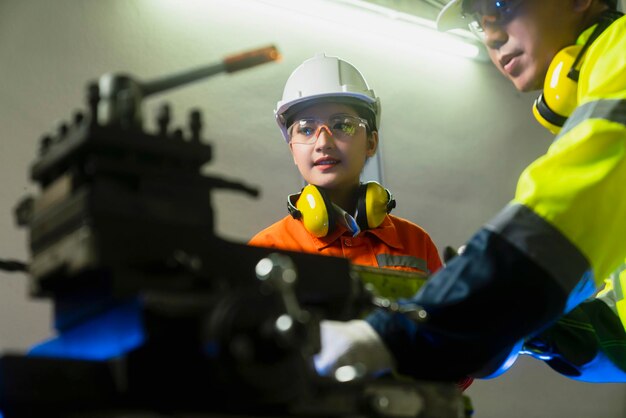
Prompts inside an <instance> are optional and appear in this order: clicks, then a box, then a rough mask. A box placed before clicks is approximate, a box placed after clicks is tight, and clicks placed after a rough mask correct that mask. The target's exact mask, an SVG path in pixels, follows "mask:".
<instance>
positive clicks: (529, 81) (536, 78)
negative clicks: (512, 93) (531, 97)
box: [510, 68, 545, 93]
mask: <svg viewBox="0 0 626 418" xmlns="http://www.w3.org/2000/svg"><path fill="white" fill-rule="evenodd" d="M510 79H511V81H512V82H513V85H514V86H515V88H516V89H517V90H519V91H521V92H523V93H526V92H529V91H535V90H541V89H542V88H543V82H544V79H545V76H542V75H538V74H537V72H536V71H533V70H532V69H530V68H529V69H526V70H525V71H522V72H520V73H519V74H517V75H516V76H512V77H510Z"/></svg>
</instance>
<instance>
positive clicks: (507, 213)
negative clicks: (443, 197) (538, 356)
mask: <svg viewBox="0 0 626 418" xmlns="http://www.w3.org/2000/svg"><path fill="white" fill-rule="evenodd" d="M586 35H588V32H587V34H586ZM586 35H583V36H586ZM578 100H579V103H578V108H577V110H576V111H575V112H574V113H573V115H572V116H571V118H570V120H568V121H567V123H566V125H565V127H564V128H563V130H562V132H561V133H560V135H559V136H558V138H556V139H555V141H554V142H553V143H552V145H551V146H550V148H549V149H548V151H547V153H546V154H545V155H544V156H542V157H540V158H539V159H537V160H536V161H535V162H533V163H532V164H531V165H530V166H529V167H528V168H527V169H526V170H525V171H524V172H523V173H522V175H521V176H520V179H519V182H518V187H517V190H516V194H515V198H514V200H513V201H512V202H511V204H510V205H509V206H508V207H507V208H505V209H504V210H503V212H502V213H501V214H500V215H498V216H497V217H496V218H494V219H493V220H492V221H491V222H489V223H487V224H486V225H485V227H484V228H482V229H481V230H479V231H478V232H477V233H476V234H475V235H474V236H473V237H472V238H471V239H470V241H469V242H468V243H467V246H466V249H465V252H463V254H461V255H460V256H458V257H456V258H454V259H453V260H452V261H450V262H449V263H448V264H447V265H446V267H445V268H444V269H442V270H440V271H439V272H438V273H436V274H435V275H433V276H432V277H431V278H430V280H428V282H427V283H426V284H425V285H424V286H423V287H422V288H421V289H420V290H419V292H418V293H417V295H416V296H415V297H413V298H412V299H411V300H410V301H409V302H410V303H415V304H417V305H420V306H422V307H424V308H425V309H426V311H427V312H428V313H429V320H428V321H426V322H425V323H422V324H416V323H415V322H412V321H410V320H409V319H407V318H406V317H404V316H402V315H393V314H389V313H386V312H382V311H377V312H375V313H374V314H373V315H371V316H370V317H368V319H367V320H368V322H369V323H370V324H371V325H372V327H373V328H374V329H376V331H377V332H378V333H379V334H380V336H381V338H382V339H383V341H384V342H385V344H386V346H387V347H388V348H389V349H390V350H391V352H392V353H393V355H394V357H395V359H396V364H397V365H398V371H399V372H400V373H405V374H410V375H413V376H415V377H418V378H439V379H441V378H445V377H454V376H459V375H461V374H463V373H466V374H467V373H469V374H474V375H476V376H487V375H489V374H490V373H493V372H494V371H495V370H496V367H499V365H501V364H503V362H504V361H505V360H506V358H507V355H508V354H509V353H511V349H512V347H514V346H515V345H516V344H517V343H518V342H519V341H520V340H521V339H524V338H526V337H528V336H529V335H532V334H534V333H536V332H537V331H538V330H540V329H543V328H545V327H546V326H548V325H550V324H551V323H553V322H554V321H556V320H557V319H558V318H559V317H560V316H562V315H563V313H564V312H568V311H570V310H571V309H573V308H574V307H575V306H576V305H577V304H580V302H581V301H582V300H583V299H584V298H585V297H587V296H590V291H593V290H594V289H595V288H596V287H598V285H599V284H600V283H601V282H602V280H603V279H604V278H605V277H608V275H609V274H610V273H611V271H613V270H614V269H615V268H617V267H618V265H619V264H620V263H621V262H622V261H623V260H624V258H626V121H625V120H624V104H623V103H624V101H625V100H626V18H624V17H622V18H620V19H618V20H617V21H615V22H614V23H613V24H611V25H610V26H609V27H608V28H607V29H605V30H604V32H603V33H602V34H601V35H600V36H598V38H596V39H595V40H594V41H593V43H592V44H591V45H590V46H589V48H588V50H587V52H586V53H585V57H584V58H583V63H582V66H581V69H580V76H579V82H578ZM622 284H623V283H622ZM618 303H623V296H621V299H620V300H619V301H618V302H617V303H616V306H617V304H618ZM619 306H623V305H621V304H620V305H619ZM617 311H618V312H619V313H620V315H621V321H622V323H626V312H624V311H623V310H622V311H619V310H617ZM498 363H499V364H498Z"/></svg>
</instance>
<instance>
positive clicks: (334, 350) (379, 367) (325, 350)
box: [314, 319, 393, 376]
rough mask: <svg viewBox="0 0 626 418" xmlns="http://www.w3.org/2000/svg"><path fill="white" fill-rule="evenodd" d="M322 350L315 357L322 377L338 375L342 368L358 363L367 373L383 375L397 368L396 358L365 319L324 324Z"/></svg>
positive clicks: (323, 322) (326, 322)
mask: <svg viewBox="0 0 626 418" xmlns="http://www.w3.org/2000/svg"><path fill="white" fill-rule="evenodd" d="M320 334H321V341H322V349H321V351H320V352H319V353H318V354H317V355H316V356H315V357H314V362H315V369H316V370H317V372H318V373H319V374H320V375H323V376H327V375H332V374H334V372H335V370H337V369H338V368H339V367H342V366H347V365H353V366H356V365H357V364H360V365H362V366H363V367H364V368H365V373H367V374H379V373H381V372H384V371H388V370H390V369H391V368H392V367H393V359H392V357H391V354H390V353H389V350H387V347H385V344H384V343H383V342H382V340H381V339H380V337H379V336H378V334H377V333H376V331H374V329H373V328H372V327H371V326H370V325H369V324H368V323H367V322H365V321H363V320H359V319H356V320H352V321H348V322H338V321H327V320H325V321H322V322H321V323H320Z"/></svg>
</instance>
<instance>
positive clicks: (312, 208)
mask: <svg viewBox="0 0 626 418" xmlns="http://www.w3.org/2000/svg"><path fill="white" fill-rule="evenodd" d="M329 208H332V202H331V201H330V199H328V197H327V196H326V194H325V193H324V191H323V190H322V189H320V188H318V187H316V186H314V185H312V184H309V185H307V186H305V187H304V188H303V189H302V191H301V192H300V193H297V194H292V195H289V196H288V197H287V209H288V210H289V213H290V214H291V216H293V217H294V218H295V219H302V223H303V224H304V227H305V228H306V230H307V231H309V232H310V233H312V234H313V235H315V236H316V237H318V238H319V237H324V236H326V235H328V233H329V232H330V231H332V229H333V227H334V225H335V217H334V210H332V209H331V210H329Z"/></svg>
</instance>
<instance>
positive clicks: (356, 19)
mask: <svg viewBox="0 0 626 418" xmlns="http://www.w3.org/2000/svg"><path fill="white" fill-rule="evenodd" d="M259 1H261V2H262V3H265V4H268V5H272V6H274V7H278V8H281V9H284V10H291V11H294V12H298V13H299V14H305V15H307V16H310V17H311V19H324V20H326V21H331V22H333V23H334V24H335V25H340V26H342V27H346V26H350V27H352V28H354V30H361V31H367V32H368V33H370V34H372V33H375V34H377V35H378V36H379V37H381V38H388V39H390V40H395V41H399V42H402V43H404V44H410V45H411V46H413V47H419V48H420V49H427V50H431V51H435V52H439V53H444V54H450V55H456V56H461V57H466V58H472V59H478V60H481V61H483V60H485V59H486V56H485V54H484V53H481V52H482V51H483V48H482V46H481V45H480V44H479V43H478V41H477V40H475V38H474V37H473V36H472V35H471V34H469V32H468V31H455V32H454V33H444V32H439V31H438V30H437V29H436V24H435V22H434V21H432V20H429V19H424V18H421V17H419V16H415V15H412V14H409V13H404V12H400V11H398V10H393V9H391V8H388V7H384V6H380V5H376V4H373V3H369V2H367V1H363V0H259ZM355 13H356V14H355ZM465 32H467V34H465Z"/></svg>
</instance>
